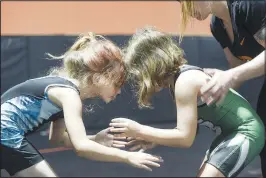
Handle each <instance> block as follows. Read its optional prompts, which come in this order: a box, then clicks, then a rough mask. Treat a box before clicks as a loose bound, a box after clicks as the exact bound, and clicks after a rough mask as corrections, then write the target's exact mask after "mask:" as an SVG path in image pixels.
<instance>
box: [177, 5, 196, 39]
mask: <svg viewBox="0 0 266 178" xmlns="http://www.w3.org/2000/svg"><path fill="white" fill-rule="evenodd" d="M180 3H181V19H182V20H181V29H180V37H179V43H181V41H182V39H183V36H184V32H185V30H186V27H187V24H188V23H189V21H190V19H191V14H194V13H195V7H194V2H193V1H190V0H185V1H184V0H181V1H180Z"/></svg>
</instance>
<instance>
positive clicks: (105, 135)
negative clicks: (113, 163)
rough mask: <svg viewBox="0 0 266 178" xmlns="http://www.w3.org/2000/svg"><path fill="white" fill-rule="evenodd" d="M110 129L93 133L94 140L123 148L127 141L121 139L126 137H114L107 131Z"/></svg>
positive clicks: (105, 144)
mask: <svg viewBox="0 0 266 178" xmlns="http://www.w3.org/2000/svg"><path fill="white" fill-rule="evenodd" d="M110 129H111V128H107V129H104V130H102V131H100V132H98V133H97V134H96V135H95V142H97V143H99V144H101V145H104V146H108V147H115V148H124V147H125V145H126V144H127V142H125V141H121V140H124V139H126V137H116V136H114V135H112V134H110V133H109V132H110Z"/></svg>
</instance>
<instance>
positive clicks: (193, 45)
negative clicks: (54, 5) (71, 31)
mask: <svg viewBox="0 0 266 178" xmlns="http://www.w3.org/2000/svg"><path fill="white" fill-rule="evenodd" d="M107 37H108V38H109V39H111V40H113V41H114V42H115V43H116V44H118V45H119V46H121V47H123V46H125V45H126V43H127V40H128V38H129V36H107ZM75 39H76V36H27V37H24V36H23V37H19V36H18V37H9V36H4V37H1V93H3V92H4V91H6V90H7V89H8V88H9V87H12V86H14V85H16V84H18V83H20V82H22V81H24V80H26V79H29V78H34V77H40V76H43V75H45V74H46V73H47V71H48V70H49V69H50V67H53V66H58V65H60V62H61V61H60V60H47V59H46V58H47V57H48V56H46V55H45V53H47V52H49V53H51V54H53V55H61V54H62V53H64V52H65V50H66V49H67V48H68V47H70V45H71V44H73V42H74V40H75ZM181 47H182V48H183V49H184V51H185V54H186V57H187V59H188V61H189V63H190V64H192V65H197V66H200V67H214V68H219V69H227V68H228V66H227V62H226V59H225V55H224V53H223V50H222V49H221V47H220V45H219V44H218V43H217V42H216V41H215V40H214V38H212V37H185V38H184V39H183V43H182V45H181ZM261 84H262V78H258V79H254V80H251V81H249V82H246V83H245V84H244V85H243V86H242V87H241V88H240V90H239V91H240V93H241V94H242V95H244V96H245V97H246V98H247V99H248V100H249V101H250V102H251V104H252V105H253V106H254V107H256V102H257V97H258V92H259V90H260V87H261ZM250 86H252V88H250ZM134 96H135V93H134V92H133V91H132V87H131V86H130V85H129V84H128V83H126V84H125V86H124V87H123V89H122V93H121V95H119V96H117V99H116V100H114V101H112V102H111V103H109V104H105V103H103V101H101V100H99V99H90V100H87V101H85V102H84V104H85V105H87V106H90V105H94V107H93V108H94V112H90V113H87V112H84V123H85V125H86V127H87V128H102V127H107V126H108V123H109V122H110V119H112V118H114V117H129V118H132V119H135V120H136V121H138V122H140V123H146V124H149V123H158V122H164V123H165V122H175V120H176V110H175V105H174V103H173V101H172V99H171V96H170V95H169V92H168V90H163V91H161V92H160V93H157V94H156V95H155V96H154V97H153V99H152V101H153V106H154V109H152V110H151V109H142V110H140V109H139V108H138V106H137V104H136V98H135V97H134Z"/></svg>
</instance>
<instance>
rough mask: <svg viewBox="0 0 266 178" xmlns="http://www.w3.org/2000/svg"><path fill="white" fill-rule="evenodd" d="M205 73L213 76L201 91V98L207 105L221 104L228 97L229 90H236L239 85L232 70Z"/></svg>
mask: <svg viewBox="0 0 266 178" xmlns="http://www.w3.org/2000/svg"><path fill="white" fill-rule="evenodd" d="M204 72H205V73H207V74H209V75H211V76H212V78H211V79H208V82H207V84H205V85H204V86H202V88H201V90H200V93H201V98H202V100H203V101H204V102H206V104H207V105H210V104H212V103H214V102H217V103H218V104H219V103H221V102H222V101H223V100H224V98H225V96H226V95H227V93H228V90H229V89H230V88H235V87H236V85H237V82H236V81H235V80H234V76H233V73H232V72H231V71H230V70H227V71H221V70H217V69H204Z"/></svg>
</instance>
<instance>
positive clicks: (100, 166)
mask: <svg viewBox="0 0 266 178" xmlns="http://www.w3.org/2000/svg"><path fill="white" fill-rule="evenodd" d="M154 126H155V127H161V128H173V126H174V125H173V124H167V125H164V126H162V125H160V126H158V125H154ZM214 136H215V135H214V133H212V132H211V131H209V130H208V129H206V128H204V127H201V128H200V132H199V134H198V136H197V138H196V140H195V142H194V144H193V146H192V147H191V148H189V149H179V148H168V147H157V148H154V149H153V150H151V152H152V153H154V154H157V155H160V156H162V157H163V159H164V163H163V164H162V165H161V167H160V168H156V169H154V170H153V171H152V172H147V171H143V170H140V169H136V168H133V167H130V166H128V165H124V164H119V163H103V162H96V161H91V160H86V159H83V158H80V157H77V156H76V155H75V153H74V152H73V151H71V150H70V151H62V152H55V153H46V154H44V157H45V158H46V160H47V161H48V162H49V163H50V165H51V166H52V167H53V168H54V170H55V171H56V173H57V174H58V175H59V176H64V177H74V176H79V177H92V176H93V177H94V176H95V177H103V176H107V177H133V176H142V177H162V176H165V177H181V176H183V177H195V175H196V174H197V170H198V168H199V166H200V164H201V161H202V159H203V157H204V154H205V151H206V150H207V148H208V146H209V145H210V143H211V141H212V139H213V138H214ZM29 140H30V141H32V143H33V144H35V145H36V146H37V148H38V149H44V148H52V147H53V146H52V145H49V143H48V136H40V134H39V133H36V134H34V135H31V136H30V137H29ZM2 173H4V175H6V173H5V172H2ZM259 175H260V159H259V157H257V158H256V159H255V160H254V161H253V162H252V163H251V164H250V165H249V166H248V167H246V168H245V169H244V170H243V171H242V172H241V174H240V175H239V177H258V176H259ZM2 176H3V175H2Z"/></svg>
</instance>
